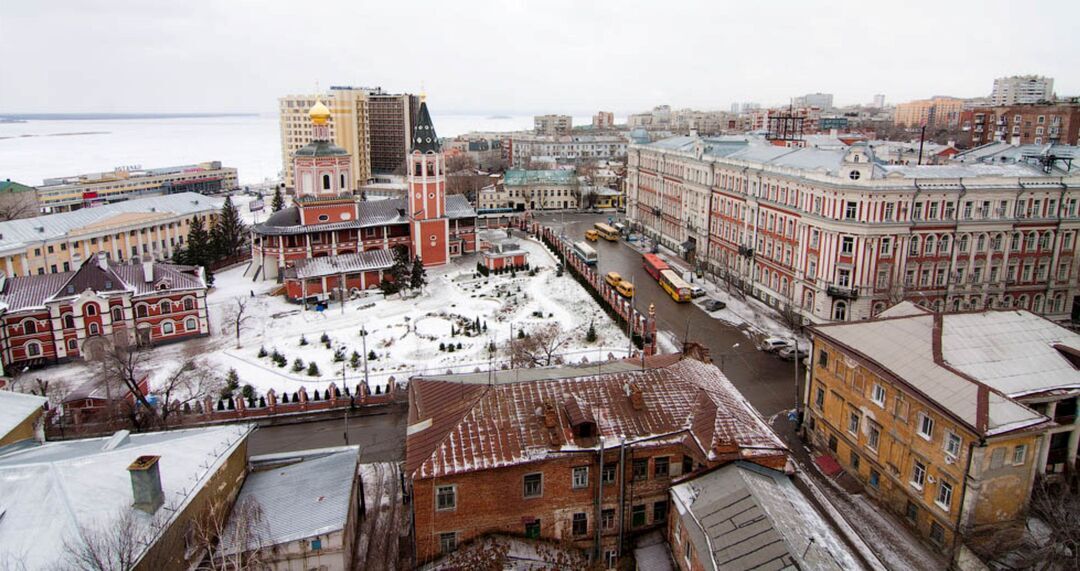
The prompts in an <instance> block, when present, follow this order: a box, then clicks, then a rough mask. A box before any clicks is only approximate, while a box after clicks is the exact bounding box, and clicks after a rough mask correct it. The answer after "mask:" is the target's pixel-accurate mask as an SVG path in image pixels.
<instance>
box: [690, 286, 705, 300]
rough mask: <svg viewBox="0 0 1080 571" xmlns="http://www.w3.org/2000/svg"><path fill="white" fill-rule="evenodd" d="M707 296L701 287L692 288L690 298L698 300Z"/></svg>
mask: <svg viewBox="0 0 1080 571" xmlns="http://www.w3.org/2000/svg"><path fill="white" fill-rule="evenodd" d="M703 295H705V288H703V287H700V286H690V297H691V298H693V299H697V298H699V297H702V296H703Z"/></svg>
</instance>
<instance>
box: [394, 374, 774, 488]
mask: <svg viewBox="0 0 1080 571" xmlns="http://www.w3.org/2000/svg"><path fill="white" fill-rule="evenodd" d="M659 362H660V363H661V364H662V365H663V366H660V367H657V368H646V369H644V370H642V369H640V368H638V369H637V370H624V369H623V370H620V369H615V370H613V371H612V372H604V373H600V374H596V373H593V374H582V370H581V369H577V368H570V369H565V370H563V371H562V372H563V376H557V375H558V373H559V371H560V369H549V370H548V371H549V372H550V373H551V374H553V375H556V376H555V378H541V379H535V380H522V381H519V382H513V381H512V380H510V379H508V378H506V377H504V378H503V379H502V382H500V383H495V384H491V385H484V384H478V383H477V384H471V383H468V382H466V383H460V382H455V380H454V377H455V376H453V375H450V376H445V377H441V378H439V379H427V378H415V379H413V380H412V381H410V383H409V390H410V393H411V398H410V403H412V406H410V409H409V423H410V426H409V429H408V431H407V433H408V436H407V438H406V459H405V464H406V471H407V472H408V473H409V474H410V475H411V476H412V477H414V478H430V477H444V476H447V475H450V474H456V473H463V472H471V471H475V470H484V469H491V468H499V467H504V466H511V465H515V464H521V463H527V462H533V461H537V460H541V459H543V458H544V457H545V456H546V455H547V454H548V453H549V452H553V451H560V450H562V451H567V450H581V449H585V448H588V447H593V446H596V444H597V440H596V439H595V438H581V437H575V435H574V432H573V430H572V427H571V424H570V419H569V417H568V413H567V412H566V410H565V407H566V403H567V401H568V400H570V399H572V400H574V401H576V405H577V406H578V407H579V408H584V409H585V410H587V411H588V412H589V413H590V414H591V415H592V417H593V418H595V419H596V428H597V432H598V433H599V435H600V436H603V437H604V438H605V446H617V443H618V438H619V437H620V436H625V437H626V438H627V440H628V441H635V440H639V439H643V438H650V437H668V438H670V439H671V440H672V441H683V442H686V443H687V444H688V445H691V446H694V445H696V446H697V447H699V448H700V449H701V450H702V453H703V454H705V455H706V456H707V457H708V458H709V459H710V460H719V459H721V458H722V457H725V456H726V457H729V458H730V457H735V458H744V459H752V458H756V457H768V456H776V455H778V454H779V455H783V454H785V452H786V448H785V446H784V444H783V443H782V442H781V441H780V439H779V438H778V437H777V436H776V434H775V433H773V431H772V430H771V429H770V428H769V426H768V424H766V423H765V421H764V420H762V418H761V417H760V416H759V415H758V414H757V412H756V411H755V410H754V409H753V408H752V407H751V406H750V404H749V403H748V402H747V401H746V400H745V399H744V398H743V396H742V395H741V394H740V393H739V392H738V390H736V389H735V387H734V386H733V385H732V384H731V382H730V381H728V380H727V378H726V377H724V375H723V374H722V373H721V372H720V369H718V368H716V367H715V366H713V365H707V364H705V363H702V362H700V361H696V360H693V359H682V360H678V361H675V362H674V363H671V359H669V358H667V356H664V358H663V359H662V360H661V361H659ZM525 372H526V371H522V373H525ZM572 375H581V376H572ZM466 377H471V376H470V375H466ZM628 392H630V393H634V392H639V394H640V401H638V404H639V405H640V406H635V404H634V401H635V399H636V398H637V395H636V394H635V395H634V397H633V398H632V397H630V396H628ZM548 407H553V408H554V413H553V414H554V417H555V423H556V425H555V427H554V428H552V429H550V430H549V428H548V427H547V426H546V424H545V422H546V421H547V419H546V418H545V414H547V416H548V417H550V416H551V415H550V414H548V413H544V414H540V415H538V414H537V411H545V410H549V411H550V410H551V409H550V408H548Z"/></svg>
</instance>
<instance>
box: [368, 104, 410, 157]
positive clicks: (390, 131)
mask: <svg viewBox="0 0 1080 571" xmlns="http://www.w3.org/2000/svg"><path fill="white" fill-rule="evenodd" d="M419 110H420V98H419V97H417V96H415V95H410V94H408V93H383V92H382V90H381V89H377V90H375V91H374V92H371V93H369V94H368V130H369V132H370V133H371V171H372V172H374V173H393V172H396V171H398V170H399V169H403V168H404V167H405V156H406V155H407V154H408V151H409V135H410V133H412V126H413V125H415V124H416V116H417V113H418V112H419Z"/></svg>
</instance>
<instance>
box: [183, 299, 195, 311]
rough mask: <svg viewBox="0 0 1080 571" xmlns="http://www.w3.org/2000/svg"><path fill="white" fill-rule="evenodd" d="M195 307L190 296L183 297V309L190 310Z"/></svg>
mask: <svg viewBox="0 0 1080 571" xmlns="http://www.w3.org/2000/svg"><path fill="white" fill-rule="evenodd" d="M194 309H195V300H194V299H191V298H190V297H185V298H184V311H192V310H194Z"/></svg>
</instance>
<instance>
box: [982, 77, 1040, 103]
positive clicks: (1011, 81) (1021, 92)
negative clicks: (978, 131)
mask: <svg viewBox="0 0 1080 571" xmlns="http://www.w3.org/2000/svg"><path fill="white" fill-rule="evenodd" d="M1053 100H1054V78H1052V77H1043V76H1039V75H1014V76H1012V77H999V78H997V79H995V80H994V91H993V92H992V93H991V94H990V101H991V104H993V105H1023V104H1025V103H1038V102H1040V101H1053Z"/></svg>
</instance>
